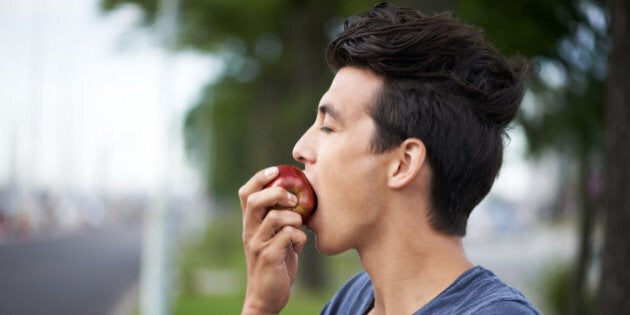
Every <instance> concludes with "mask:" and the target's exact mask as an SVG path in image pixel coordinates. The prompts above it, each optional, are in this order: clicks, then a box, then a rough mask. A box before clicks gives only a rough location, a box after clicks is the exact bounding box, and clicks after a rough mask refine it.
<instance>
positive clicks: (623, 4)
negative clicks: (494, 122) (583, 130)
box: [597, 0, 630, 315]
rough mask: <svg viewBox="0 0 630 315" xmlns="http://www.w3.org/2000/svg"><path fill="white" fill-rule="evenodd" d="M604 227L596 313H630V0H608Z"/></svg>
mask: <svg viewBox="0 0 630 315" xmlns="http://www.w3.org/2000/svg"><path fill="white" fill-rule="evenodd" d="M609 10H610V11H609V14H610V17H611V27H610V35H611V39H612V50H611V52H610V55H609V59H608V60H609V61H608V69H609V70H608V71H609V72H608V82H607V90H606V97H607V100H606V106H607V107H606V128H607V129H606V155H607V156H606V191H605V194H606V230H605V235H604V237H605V240H604V252H603V257H602V274H601V283H600V289H599V296H598V298H599V301H598V308H597V313H598V314H605V315H606V314H611V315H613V314H615V315H616V314H630V268H629V267H628V266H630V233H628V229H629V228H630V127H629V126H628V124H629V122H630V80H629V79H628V78H630V58H629V56H630V22H629V21H628V18H629V17H630V2H628V1H627V0H610V1H609Z"/></svg>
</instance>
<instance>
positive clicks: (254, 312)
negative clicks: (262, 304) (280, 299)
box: [241, 305, 279, 315]
mask: <svg viewBox="0 0 630 315" xmlns="http://www.w3.org/2000/svg"><path fill="white" fill-rule="evenodd" d="M278 314H279V313H276V312H270V311H265V310H262V309H257V308H254V307H249V306H247V305H245V306H243V310H242V311H241V315H278Z"/></svg>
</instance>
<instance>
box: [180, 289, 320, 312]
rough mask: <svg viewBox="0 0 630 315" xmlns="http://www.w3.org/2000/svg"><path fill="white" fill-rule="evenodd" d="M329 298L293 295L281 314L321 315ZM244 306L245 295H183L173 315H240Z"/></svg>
mask: <svg viewBox="0 0 630 315" xmlns="http://www.w3.org/2000/svg"><path fill="white" fill-rule="evenodd" d="M327 299H328V297H324V296H322V295H312V294H293V295H292V296H291V300H290V301H289V304H288V305H287V306H286V307H285V309H284V310H283V311H282V312H281V314H286V315H291V314H296V315H298V314H299V315H303V314H319V312H320V310H321V309H322V307H323V306H324V304H325V303H326V301H327ZM242 305H243V295H242V294H235V295H225V296H201V295H182V296H180V297H179V299H178V300H177V302H176V304H175V305H174V308H175V309H174V311H173V314H177V315H200V314H239V313H240V312H241V306H242Z"/></svg>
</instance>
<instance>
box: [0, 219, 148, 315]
mask: <svg viewBox="0 0 630 315" xmlns="http://www.w3.org/2000/svg"><path fill="white" fill-rule="evenodd" d="M140 238H141V231H140V229H139V228H134V229H131V228H115V229H107V230H104V229H103V230H90V231H84V232H80V233H76V234H73V235H66V236H57V237H54V238H50V239H41V240H24V241H17V242H13V243H8V244H1V243H0V315H35V314H55V315H73V314H86V315H87V314H90V315H106V314H110V313H111V312H112V310H113V309H114V307H115V306H116V304H117V303H118V302H119V301H120V300H121V299H122V298H123V295H124V294H125V293H126V292H128V289H129V288H130V287H131V286H132V285H133V283H135V282H136V280H137V278H138V273H139V261H140Z"/></svg>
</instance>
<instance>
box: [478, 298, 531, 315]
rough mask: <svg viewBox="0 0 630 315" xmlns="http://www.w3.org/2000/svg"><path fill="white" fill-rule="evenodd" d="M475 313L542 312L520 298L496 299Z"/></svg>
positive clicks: (512, 314) (522, 314) (518, 314)
mask: <svg viewBox="0 0 630 315" xmlns="http://www.w3.org/2000/svg"><path fill="white" fill-rule="evenodd" d="M475 314H483V315H504V314H510V315H538V314H540V312H539V311H538V310H537V309H535V308H534V307H533V306H532V305H531V304H529V303H526V302H523V301H519V300H503V301H495V302H494V303H490V304H488V305H487V306H485V307H482V308H480V309H479V310H477V311H476V312H475Z"/></svg>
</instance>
